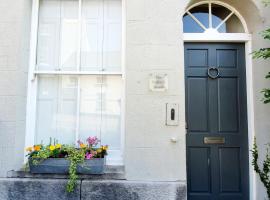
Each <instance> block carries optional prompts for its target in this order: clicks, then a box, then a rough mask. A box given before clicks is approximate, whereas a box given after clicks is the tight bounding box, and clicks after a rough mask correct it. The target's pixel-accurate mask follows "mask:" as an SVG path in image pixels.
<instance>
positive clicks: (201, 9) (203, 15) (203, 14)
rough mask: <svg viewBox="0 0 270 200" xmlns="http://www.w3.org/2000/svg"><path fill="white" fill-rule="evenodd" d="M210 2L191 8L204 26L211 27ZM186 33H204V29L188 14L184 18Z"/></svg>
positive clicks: (191, 11) (192, 12)
mask: <svg viewBox="0 0 270 200" xmlns="http://www.w3.org/2000/svg"><path fill="white" fill-rule="evenodd" d="M208 5H209V4H203V5H199V6H196V7H194V8H192V9H190V10H189V12H190V13H191V14H192V15H194V17H196V18H197V19H198V20H199V21H200V22H201V23H202V24H203V25H204V26H205V28H209V6H208ZM183 20H184V21H183V23H184V33H203V32H204V29H203V28H202V27H200V25H199V24H198V23H197V22H196V21H195V20H194V19H192V17H190V16H189V15H188V14H186V15H185V16H184V18H183Z"/></svg>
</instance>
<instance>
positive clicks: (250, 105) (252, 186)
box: [182, 33, 256, 199]
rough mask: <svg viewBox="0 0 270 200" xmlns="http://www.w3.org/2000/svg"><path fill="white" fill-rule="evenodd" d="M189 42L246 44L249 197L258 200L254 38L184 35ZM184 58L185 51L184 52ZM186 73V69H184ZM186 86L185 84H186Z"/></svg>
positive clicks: (233, 34) (245, 34)
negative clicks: (254, 150) (254, 156)
mask: <svg viewBox="0 0 270 200" xmlns="http://www.w3.org/2000/svg"><path fill="white" fill-rule="evenodd" d="M187 42H194V43H198V42H203V43H212V42H222V43H234V42H235V43H236V42H237V43H244V44H245V61H246V93H247V120H248V152H249V196H250V199H256V173H255V172H254V170H253V167H252V164H251V163H252V162H251V161H252V154H251V153H250V150H252V147H253V142H254V136H255V124H254V99H253V97H254V95H253V73H252V55H251V52H252V36H251V34H248V33H218V34H216V33H214V34H209V33H183V44H182V46H183V47H184V44H185V43H187ZM183 58H184V51H183ZM183 66H184V63H183ZM183 72H184V67H183ZM184 85H185V84H184Z"/></svg>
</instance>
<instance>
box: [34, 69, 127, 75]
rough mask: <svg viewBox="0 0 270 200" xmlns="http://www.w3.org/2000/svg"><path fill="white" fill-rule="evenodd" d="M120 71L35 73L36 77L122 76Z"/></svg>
mask: <svg viewBox="0 0 270 200" xmlns="http://www.w3.org/2000/svg"><path fill="white" fill-rule="evenodd" d="M122 74H123V73H122V72H120V71H115V72H108V71H45V70H44V71H34V75H122Z"/></svg>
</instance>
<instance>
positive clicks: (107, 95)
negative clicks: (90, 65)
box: [101, 76, 122, 150]
mask: <svg viewBox="0 0 270 200" xmlns="http://www.w3.org/2000/svg"><path fill="white" fill-rule="evenodd" d="M121 85H122V82H121V77H118V76H110V77H107V78H106V79H105V80H104V87H103V94H104V95H103V97H102V105H103V106H102V123H101V125H102V128H101V141H102V143H104V144H108V145H109V146H110V150H120V142H121V137H120V136H121V134H120V133H121V91H122V90H121V88H122V86H121Z"/></svg>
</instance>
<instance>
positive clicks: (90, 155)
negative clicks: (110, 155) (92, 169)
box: [85, 152, 93, 160]
mask: <svg viewBox="0 0 270 200" xmlns="http://www.w3.org/2000/svg"><path fill="white" fill-rule="evenodd" d="M92 157H93V154H91V153H89V152H87V153H86V154H85V159H87V160H90V159H91V158H92Z"/></svg>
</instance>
